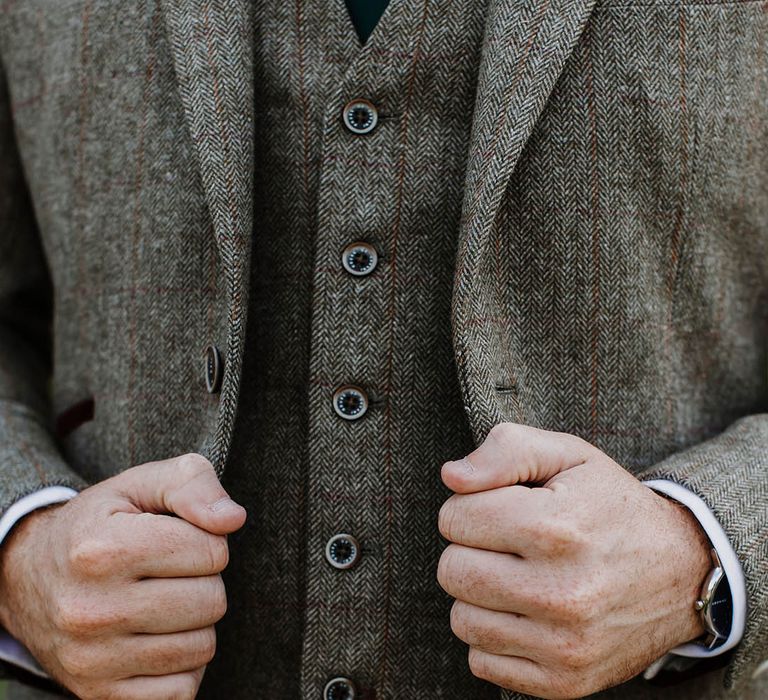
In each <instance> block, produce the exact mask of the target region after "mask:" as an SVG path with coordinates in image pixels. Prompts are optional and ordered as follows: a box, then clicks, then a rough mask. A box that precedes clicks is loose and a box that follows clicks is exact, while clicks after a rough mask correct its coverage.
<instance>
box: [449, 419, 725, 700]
mask: <svg viewBox="0 0 768 700" xmlns="http://www.w3.org/2000/svg"><path fill="white" fill-rule="evenodd" d="M442 477H443V481H444V482H445V484H446V486H448V487H449V488H450V489H451V490H453V491H454V492H455V494H454V495H453V496H451V498H449V499H448V501H446V503H445V504H444V505H443V507H442V508H441V510H440V514H439V518H438V526H439V528H440V531H441V533H442V535H443V537H445V538H446V539H447V540H449V541H450V542H451V543H452V544H450V545H449V546H448V547H447V548H446V550H445V552H444V553H443V556H442V558H441V561H440V563H439V565H438V572H437V577H438V581H439V583H440V585H441V586H442V587H443V588H444V589H445V590H446V591H447V592H448V593H449V594H450V595H452V596H453V597H454V598H456V602H455V604H454V608H453V610H452V612H451V627H452V629H453V631H454V633H455V634H456V635H457V636H458V637H459V638H460V639H462V640H463V641H465V642H466V643H467V644H468V645H469V657H468V659H469V665H470V669H471V670H472V672H473V673H474V674H475V675H477V676H479V677H481V678H484V679H486V680H488V681H491V682H493V683H496V684H497V685H499V686H501V687H504V688H508V689H510V690H515V691H518V692H521V693H526V694H529V695H535V696H537V697H542V698H551V699H553V700H554V699H558V698H563V699H564V698H575V697H583V696H585V695H589V694H591V693H595V692H598V691H600V690H604V689H605V688H608V687H611V686H614V685H618V684H619V683H622V682H624V681H626V680H628V679H630V678H632V677H634V676H636V675H637V674H639V673H641V672H642V671H643V670H644V669H645V668H647V666H648V665H650V664H651V663H652V662H653V661H655V660H656V659H658V658H660V657H661V656H663V655H664V654H665V653H666V652H667V651H669V650H670V649H671V648H673V647H675V646H677V645H679V644H682V643H684V642H687V641H690V640H692V639H695V638H697V637H699V636H701V635H702V634H703V632H704V629H703V627H702V624H701V620H700V618H699V616H698V614H697V613H696V612H695V610H694V601H695V600H696V598H697V597H698V593H699V591H700V589H701V585H702V582H703V580H704V578H705V576H706V575H707V573H708V571H709V569H710V566H711V564H710V555H709V543H708V540H707V537H706V535H705V534H704V532H703V531H702V529H701V527H700V526H699V524H698V521H697V520H696V519H695V517H694V516H693V515H692V514H691V513H690V512H689V511H688V510H687V509H686V508H684V507H682V506H680V505H678V504H676V503H674V502H672V501H670V500H667V499H665V498H663V497H661V496H659V495H657V494H656V493H654V492H653V491H651V490H650V489H648V488H647V487H646V486H644V485H643V484H642V483H641V482H640V481H638V480H637V479H636V478H635V477H634V476H632V475H631V474H629V473H628V472H627V471H626V470H624V469H622V468H621V467H620V466H619V465H618V464H616V463H615V462H614V461H613V460H611V459H610V458H609V457H608V456H607V455H605V454H604V453H603V452H601V451H600V450H598V449H597V448H595V447H594V446H592V445H590V444H588V443H586V442H584V441H583V440H581V439H579V438H577V437H575V436H572V435H566V434H562V433H552V432H547V431H543V430H537V429H535V428H529V427H526V426H521V425H515V424H509V423H506V424H501V425H498V426H496V427H495V428H494V429H493V430H492V431H491V432H490V433H489V435H488V437H487V439H486V441H485V442H484V443H483V444H482V445H481V446H480V447H478V448H477V449H476V450H475V451H474V452H472V453H471V454H469V455H468V456H467V457H466V458H464V459H461V460H458V461H455V462H447V463H446V464H445V465H443V471H442Z"/></svg>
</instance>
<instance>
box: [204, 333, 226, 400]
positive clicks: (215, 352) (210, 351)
mask: <svg viewBox="0 0 768 700" xmlns="http://www.w3.org/2000/svg"><path fill="white" fill-rule="evenodd" d="M223 376H224V361H223V360H222V359H221V353H220V352H219V349H218V348H217V347H216V346H215V345H209V346H208V347H207V348H206V349H205V388H206V389H207V390H208V393H209V394H215V393H217V392H218V391H219V389H221V380H222V377H223Z"/></svg>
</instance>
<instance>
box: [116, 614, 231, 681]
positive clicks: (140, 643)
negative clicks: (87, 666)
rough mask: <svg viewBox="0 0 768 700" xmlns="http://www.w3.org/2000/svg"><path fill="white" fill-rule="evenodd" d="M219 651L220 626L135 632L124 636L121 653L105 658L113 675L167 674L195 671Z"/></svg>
mask: <svg viewBox="0 0 768 700" xmlns="http://www.w3.org/2000/svg"><path fill="white" fill-rule="evenodd" d="M215 652H216V630H215V628H214V627H213V626H212V625H211V626H209V627H205V628H203V629H198V630H191V631H187V632H174V633H172V634H134V635H130V636H128V637H124V638H123V640H122V643H121V644H120V646H119V647H118V653H112V654H111V658H109V659H105V662H104V664H103V668H104V669H105V671H106V670H108V671H109V673H110V675H111V677H113V678H130V677H132V676H165V675H169V674H173V673H183V672H185V671H194V670H195V669H197V668H201V667H202V666H205V665H207V664H208V663H209V662H210V661H211V659H213V655H214V653H215Z"/></svg>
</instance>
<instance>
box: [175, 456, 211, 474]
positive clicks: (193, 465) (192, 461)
mask: <svg viewBox="0 0 768 700" xmlns="http://www.w3.org/2000/svg"><path fill="white" fill-rule="evenodd" d="M176 462H177V469H178V470H179V471H180V472H182V473H183V474H185V475H186V476H187V477H188V478H190V479H191V478H194V477H196V476H198V475H200V474H203V473H205V472H207V471H211V472H212V471H213V465H212V464H211V463H210V462H209V461H208V460H207V459H206V458H205V457H203V455H201V454H197V452H189V453H187V454H184V455H181V456H180V457H177V458H176Z"/></svg>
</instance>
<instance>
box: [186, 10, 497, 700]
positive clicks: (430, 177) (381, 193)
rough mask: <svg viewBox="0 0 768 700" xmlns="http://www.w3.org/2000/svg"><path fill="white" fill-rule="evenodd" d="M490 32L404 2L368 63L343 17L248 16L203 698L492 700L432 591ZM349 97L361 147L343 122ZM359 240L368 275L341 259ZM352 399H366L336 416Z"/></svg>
mask: <svg viewBox="0 0 768 700" xmlns="http://www.w3.org/2000/svg"><path fill="white" fill-rule="evenodd" d="M484 19H485V8H484V3H483V2H465V1H463V0H453V1H451V2H449V3H441V7H440V8H438V7H437V4H436V3H431V2H422V1H421V0H402V1H401V0H398V1H396V2H392V3H391V5H390V7H389V8H388V9H387V11H386V12H385V14H384V15H383V17H382V18H381V20H380V22H379V24H378V26H377V27H376V29H375V31H374V33H373V35H372V36H371V37H370V39H368V41H367V43H366V45H365V46H364V47H362V48H361V46H360V41H359V38H358V36H357V34H356V32H355V29H354V27H353V25H352V23H351V21H350V18H349V15H348V14H347V12H346V9H345V8H344V6H343V3H341V2H338V3H328V2H325V1H323V0H312V1H310V2H302V3H298V4H293V3H283V2H278V1H277V0H263V1H262V2H259V3H257V5H256V7H255V8H254V22H255V27H256V37H255V58H254V61H255V62H254V65H255V75H254V83H255V86H256V95H255V102H256V104H255V113H256V117H255V118H256V122H255V127H256V128H255V133H256V144H255V147H256V161H257V162H259V163H260V164H262V167H260V168H259V169H258V171H257V173H256V182H255V192H254V200H255V212H254V214H255V217H254V218H255V221H256V230H255V231H254V237H253V258H252V273H251V292H250V295H251V296H250V300H249V302H250V303H249V306H250V311H249V314H250V315H249V319H248V335H247V341H246V353H245V361H244V369H243V378H242V392H241V402H240V406H239V414H238V420H237V423H236V427H235V431H234V439H233V446H232V451H231V456H230V458H229V463H228V465H227V468H226V470H225V485H226V486H227V488H228V489H229V490H230V492H231V493H233V495H234V497H235V498H237V499H238V500H239V501H240V502H242V503H244V504H245V505H246V506H247V507H248V510H249V512H250V516H249V520H248V523H247V525H246V526H245V528H244V529H243V530H242V531H241V532H240V533H237V534H236V535H235V536H233V537H231V538H230V543H231V563H230V567H229V569H228V571H227V572H226V582H227V590H228V594H229V601H230V609H229V612H228V615H227V617H226V618H225V620H224V621H223V623H222V624H221V625H220V629H219V649H220V653H219V654H218V656H217V659H216V661H215V662H214V663H213V664H212V666H211V667H209V669H208V671H207V674H206V681H205V683H204V686H203V689H202V691H201V697H210V698H214V697H215V698H223V697H237V698H240V697H242V698H246V697H248V698H254V697H259V698H285V699H286V700H289V699H291V698H298V697H301V698H317V699H318V700H319V698H321V697H323V691H324V688H325V686H326V684H327V683H328V682H329V681H330V680H332V679H333V678H335V677H346V678H349V679H351V680H352V681H353V682H354V684H355V686H356V690H357V695H356V697H363V698H369V699H372V698H377V699H378V700H383V699H384V698H416V697H418V698H456V699H457V700H458V698H472V699H473V700H474V699H477V700H480V699H482V698H496V697H498V689H496V688H493V687H492V686H491V685H489V684H486V683H484V682H481V681H479V680H477V679H475V678H473V677H472V675H471V674H470V672H469V670H468V667H467V663H466V647H465V645H464V644H462V643H461V642H459V641H458V640H457V639H456V638H455V637H454V636H453V635H452V633H451V631H450V624H449V611H450V605H451V600H450V599H449V598H448V596H447V595H446V594H445V593H444V592H443V591H442V590H441V589H440V587H439V586H438V584H437V582H436V568H437V561H438V558H439V555H440V552H441V551H442V549H443V547H444V542H442V541H441V538H440V535H439V533H438V530H437V513H438V510H439V508H440V506H441V505H442V503H443V501H444V500H445V499H446V498H447V497H448V496H449V493H448V491H447V490H446V489H445V488H444V487H443V486H442V485H441V482H440V467H441V464H442V462H443V461H445V460H446V459H452V458H457V457H459V456H461V455H463V454H466V452H467V451H469V450H470V449H471V438H470V433H469V428H468V425H467V423H466V418H465V413H464V410H463V406H462V403H461V399H460V396H459V388H458V382H457V378H456V369H455V365H454V360H453V355H452V351H451V337H450V319H449V311H450V299H451V285H452V280H453V269H454V264H455V254H456V247H457V233H458V227H459V218H460V205H461V200H462V185H463V179H464V175H465V161H466V152H467V147H468V139H469V132H470V128H471V120H472V113H473V103H474V95H475V88H476V80H477V69H478V61H479V55H480V45H481V41H482V33H483V25H484ZM358 99H362V100H365V101H368V102H370V103H371V104H372V105H373V106H374V109H375V110H376V113H377V117H378V122H377V124H376V126H375V128H374V129H373V130H372V131H370V132H369V133H366V134H359V133H355V132H353V131H352V130H350V128H348V127H346V126H345V124H344V120H343V118H342V117H343V108H344V106H345V105H346V104H347V103H349V102H350V101H354V100H358ZM356 242H364V243H365V244H366V245H367V246H368V247H369V250H372V251H375V254H376V257H377V262H376V265H375V268H374V269H373V270H372V271H370V272H369V273H368V274H357V275H356V274H351V273H350V272H349V271H348V270H347V269H345V267H344V265H343V263H342V254H343V251H344V250H345V248H347V247H348V246H349V245H350V244H353V243H356ZM347 385H353V386H357V387H359V388H360V389H361V390H362V393H363V394H364V396H365V397H367V402H368V403H367V410H366V411H365V413H364V414H362V413H358V417H357V418H355V419H351V420H349V419H345V418H343V417H342V416H341V415H339V414H338V413H337V412H336V410H335V409H334V405H333V396H334V393H335V392H336V391H337V390H338V389H339V388H341V387H344V386H347ZM356 396H357V395H355V396H353V397H352V400H353V402H354V399H355V397H356ZM348 398H349V397H348ZM357 398H358V400H359V397H357ZM353 408H354V406H353ZM356 410H358V411H359V407H357V408H356ZM338 534H349V535H351V536H352V537H354V538H355V540H356V541H357V543H358V544H359V551H358V555H357V561H356V563H355V564H354V566H353V567H351V568H349V569H337V568H335V567H333V566H332V565H331V564H329V561H328V559H327V557H326V547H327V545H328V542H329V540H330V539H331V538H333V537H334V536H335V535H338ZM330 692H332V693H335V695H333V697H334V698H335V697H338V698H339V700H347V696H346V695H345V694H344V692H345V691H344V686H343V685H337V686H336V687H335V689H333V690H332V691H330Z"/></svg>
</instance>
